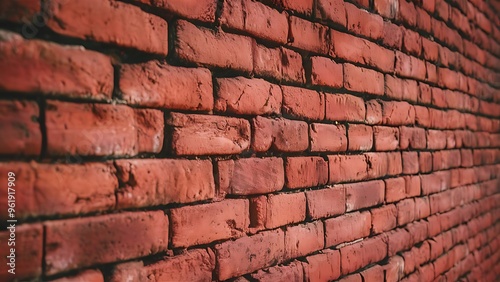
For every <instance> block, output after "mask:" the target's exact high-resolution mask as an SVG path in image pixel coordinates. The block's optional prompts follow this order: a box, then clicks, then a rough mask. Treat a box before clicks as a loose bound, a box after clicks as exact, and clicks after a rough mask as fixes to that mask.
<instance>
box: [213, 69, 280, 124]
mask: <svg viewBox="0 0 500 282" xmlns="http://www.w3.org/2000/svg"><path fill="white" fill-rule="evenodd" d="M216 89H217V91H216V95H217V96H216V100H215V109H216V110H217V111H220V112H228V113H235V114H248V115H261V114H279V113H280V112H281V103H282V94H281V89H280V87H279V86H277V85H274V84H271V83H268V82H267V81H265V80H263V79H247V78H244V77H236V78H219V79H217V88H216ZM211 90H212V89H210V91H211Z"/></svg>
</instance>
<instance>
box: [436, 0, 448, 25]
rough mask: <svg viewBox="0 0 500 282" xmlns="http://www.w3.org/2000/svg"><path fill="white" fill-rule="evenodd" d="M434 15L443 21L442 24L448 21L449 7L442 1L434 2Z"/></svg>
mask: <svg viewBox="0 0 500 282" xmlns="http://www.w3.org/2000/svg"><path fill="white" fill-rule="evenodd" d="M436 13H437V15H438V16H439V17H440V18H441V19H443V20H444V22H447V21H448V18H449V13H450V6H449V5H448V4H447V3H445V2H442V1H436Z"/></svg>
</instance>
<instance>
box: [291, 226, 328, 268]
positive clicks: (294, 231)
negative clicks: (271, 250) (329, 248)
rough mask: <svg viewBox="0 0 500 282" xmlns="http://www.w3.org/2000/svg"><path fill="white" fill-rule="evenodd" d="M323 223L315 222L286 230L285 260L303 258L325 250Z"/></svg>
mask: <svg viewBox="0 0 500 282" xmlns="http://www.w3.org/2000/svg"><path fill="white" fill-rule="evenodd" d="M324 238H325V234H324V230H323V222H321V221H315V222H311V223H306V224H300V225H296V226H289V227H287V228H286V229H285V258H286V259H293V258H297V257H303V256H305V255H307V254H310V253H312V252H315V251H319V250H321V249H323V248H324V246H325V242H324V240H325V239H324Z"/></svg>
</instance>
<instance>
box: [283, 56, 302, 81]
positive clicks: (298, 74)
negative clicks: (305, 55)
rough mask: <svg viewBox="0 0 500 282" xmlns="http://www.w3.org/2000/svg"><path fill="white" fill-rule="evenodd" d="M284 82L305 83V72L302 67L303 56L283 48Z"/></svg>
mask: <svg viewBox="0 0 500 282" xmlns="http://www.w3.org/2000/svg"><path fill="white" fill-rule="evenodd" d="M281 60H282V66H283V68H282V76H283V80H285V81H291V82H297V83H305V81H306V79H305V72H304V67H303V66H302V56H301V55H300V54H299V53H297V52H294V51H292V50H289V49H286V48H281Z"/></svg>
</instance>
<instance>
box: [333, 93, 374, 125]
mask: <svg viewBox="0 0 500 282" xmlns="http://www.w3.org/2000/svg"><path fill="white" fill-rule="evenodd" d="M325 103H326V113H325V118H326V119H327V120H332V121H359V122H362V121H364V120H365V115H366V108H365V102H364V101H363V99H362V98H359V97H356V96H352V95H349V94H329V93H325Z"/></svg>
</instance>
